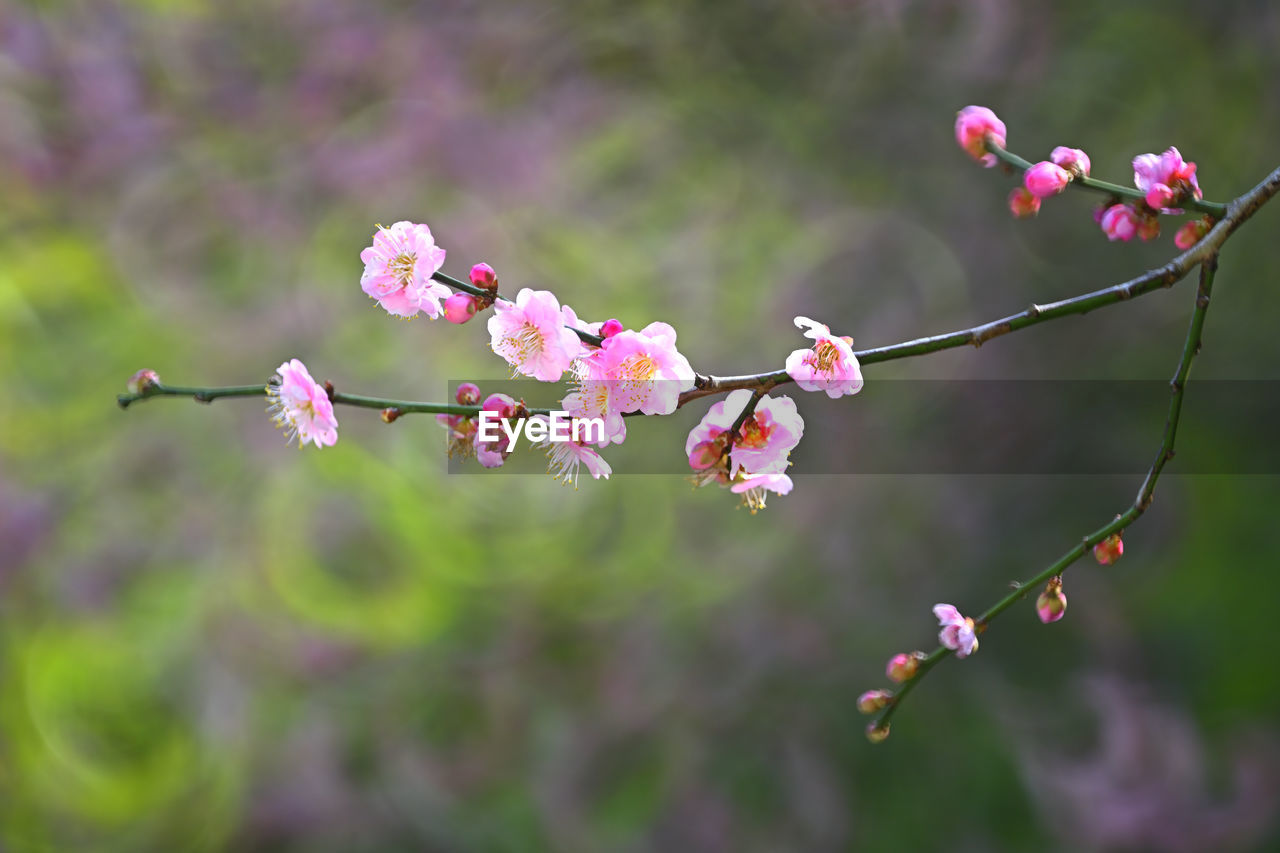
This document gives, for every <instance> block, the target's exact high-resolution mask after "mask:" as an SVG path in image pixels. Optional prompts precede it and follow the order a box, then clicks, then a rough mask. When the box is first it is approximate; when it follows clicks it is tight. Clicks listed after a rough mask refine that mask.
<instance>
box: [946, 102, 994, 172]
mask: <svg viewBox="0 0 1280 853" xmlns="http://www.w3.org/2000/svg"><path fill="white" fill-rule="evenodd" d="M988 139H990V140H991V143H992V144H993V145H995V146H997V147H999V148H1004V146H1005V126H1004V122H1002V121H1001V120H1000V119H999V118H997V117H996V114H995V113H993V112H992V111H991V110H989V109H987V108H986V107H976V106H968V107H965V108H964V109H962V110H961V111H960V112H958V113H957V114H956V142H958V143H959V144H960V147H961V148H963V149H964V150H965V152H966V153H967V154H968V155H969V156H970V157H972V158H973V159H975V160H977V161H978V162H979V163H981V164H982V165H984V166H986V167H987V168H988V169H990V168H991V167H992V166H994V165H995V164H996V155H994V154H991V153H989V152H988V151H987V148H986V141H987V140H988Z"/></svg>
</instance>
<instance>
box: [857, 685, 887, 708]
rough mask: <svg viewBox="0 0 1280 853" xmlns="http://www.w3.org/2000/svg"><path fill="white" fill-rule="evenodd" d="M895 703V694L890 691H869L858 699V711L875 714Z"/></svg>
mask: <svg viewBox="0 0 1280 853" xmlns="http://www.w3.org/2000/svg"><path fill="white" fill-rule="evenodd" d="M892 701H893V694H892V693H890V692H889V691H888V690H868V691H867V692H866V693H863V694H862V695H861V696H859V697H858V710H859V711H861V712H862V713H864V714H874V713H875V712H876V711H879V710H880V709H882V708H885V707H888V705H889V703H890V702H892Z"/></svg>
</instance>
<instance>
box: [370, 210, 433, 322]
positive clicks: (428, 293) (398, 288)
mask: <svg viewBox="0 0 1280 853" xmlns="http://www.w3.org/2000/svg"><path fill="white" fill-rule="evenodd" d="M444 256H445V251H444V249H441V248H440V247H439V246H437V245H436V244H435V240H434V238H432V236H431V229H430V228H428V227H427V226H425V225H418V224H415V223H412V222H397V223H396V224H395V225H392V226H391V227H390V228H383V227H381V226H379V228H378V232H377V233H376V234H374V235H373V245H372V246H369V247H368V248H366V249H365V250H364V251H362V252H361V253H360V260H361V261H363V262H364V274H363V275H361V276H360V287H361V289H362V290H364V292H365V293H367V294H369V295H370V296H371V297H373V298H374V299H376V300H377V301H378V304H379V305H381V306H382V307H383V308H384V309H386V311H387V313H389V314H394V315H395V316H397V317H415V316H417V314H418V312H419V311H422V312H425V313H426V315H427V316H428V317H430V318H432V319H435V318H436V317H438V316H439V315H440V300H441V299H444V298H445V297H447V296H448V295H449V293H450V290H449V288H448V287H446V286H445V285H443V284H441V283H440V282H438V281H433V280H432V278H431V276H432V275H433V274H435V273H436V271H438V270H439V269H440V267H441V266H442V265H443V264H444Z"/></svg>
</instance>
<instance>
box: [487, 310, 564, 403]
mask: <svg viewBox="0 0 1280 853" xmlns="http://www.w3.org/2000/svg"><path fill="white" fill-rule="evenodd" d="M493 312H494V313H493V316H492V317H490V318H489V335H490V336H491V338H492V340H491V341H490V346H491V347H492V348H493V351H494V352H496V353H497V354H498V355H500V356H502V357H503V358H504V359H506V360H507V363H508V364H510V365H511V366H512V367H513V368H515V372H516V373H520V374H523V375H525V376H532V377H533V378H535V379H540V380H542V381H543V382H555V381H556V380H557V379H559V378H560V377H561V375H562V374H563V373H564V372H565V370H566V369H567V368H568V367H569V364H570V363H571V362H572V361H573V360H574V358H576V357H577V355H578V351H579V347H580V344H579V341H578V336H577V335H576V334H575V333H574V332H573V331H572V330H571V329H567V328H565V325H564V315H563V313H562V312H561V309H560V303H559V301H558V300H557V299H556V297H555V294H553V293H552V292H551V291H549V290H530V289H529V288H527V287H526V288H524V289H523V290H521V291H520V292H519V293H518V294H516V301H515V302H505V301H500V302H497V303H495V304H494V306H493Z"/></svg>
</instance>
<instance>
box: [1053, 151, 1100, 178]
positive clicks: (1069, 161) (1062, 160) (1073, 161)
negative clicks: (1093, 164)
mask: <svg viewBox="0 0 1280 853" xmlns="http://www.w3.org/2000/svg"><path fill="white" fill-rule="evenodd" d="M1049 160H1050V162H1052V163H1055V164H1057V165H1059V166H1061V167H1062V168H1064V169H1066V170H1067V171H1068V172H1070V173H1071V174H1072V175H1073V176H1075V177H1077V178H1087V177H1089V165H1090V164H1089V155H1088V154H1086V153H1084V152H1083V151H1081V150H1080V149H1079V148H1067V147H1066V146H1065V145H1059V146H1058V147H1057V148H1055V149H1053V151H1052V152H1050V153H1049Z"/></svg>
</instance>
